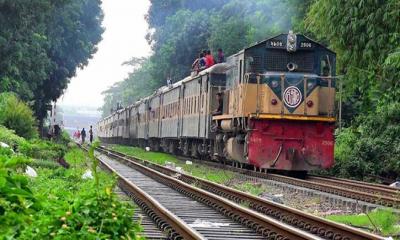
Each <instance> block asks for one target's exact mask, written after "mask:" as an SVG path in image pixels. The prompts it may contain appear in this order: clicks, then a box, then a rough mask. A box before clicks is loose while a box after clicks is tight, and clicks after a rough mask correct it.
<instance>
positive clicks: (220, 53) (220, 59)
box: [217, 48, 225, 63]
mask: <svg viewBox="0 0 400 240" xmlns="http://www.w3.org/2000/svg"><path fill="white" fill-rule="evenodd" d="M223 62H225V55H224V52H223V51H222V49H221V48H218V53H217V63H223Z"/></svg>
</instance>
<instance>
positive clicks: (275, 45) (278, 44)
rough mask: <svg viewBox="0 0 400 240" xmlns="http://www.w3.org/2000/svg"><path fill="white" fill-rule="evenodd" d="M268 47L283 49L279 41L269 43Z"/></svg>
mask: <svg viewBox="0 0 400 240" xmlns="http://www.w3.org/2000/svg"><path fill="white" fill-rule="evenodd" d="M269 46H270V47H283V42H282V41H279V40H273V41H270V42H269Z"/></svg>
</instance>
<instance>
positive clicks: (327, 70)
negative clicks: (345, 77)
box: [320, 55, 331, 76]
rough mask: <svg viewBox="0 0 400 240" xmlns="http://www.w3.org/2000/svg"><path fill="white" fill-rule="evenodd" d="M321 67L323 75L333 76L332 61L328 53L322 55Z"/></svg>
mask: <svg viewBox="0 0 400 240" xmlns="http://www.w3.org/2000/svg"><path fill="white" fill-rule="evenodd" d="M320 69H321V73H320V75H321V76H331V61H330V59H329V56H328V55H325V56H322V57H321V64H320Z"/></svg>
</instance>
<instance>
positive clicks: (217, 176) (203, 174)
mask: <svg viewBox="0 0 400 240" xmlns="http://www.w3.org/2000/svg"><path fill="white" fill-rule="evenodd" d="M111 149H113V150H115V151H118V152H121V153H124V154H126V155H129V156H133V157H138V158H141V159H144V160H148V161H150V162H153V163H157V164H160V165H165V164H167V162H170V163H173V164H175V166H177V167H181V168H182V169H183V171H184V172H185V173H188V174H190V175H192V176H195V177H199V178H203V179H207V180H209V181H212V182H216V183H220V184H223V183H226V182H228V181H230V180H232V179H233V178H234V177H235V176H236V174H235V173H233V172H231V171H224V170H215V169H212V168H209V167H206V166H203V165H201V164H196V163H193V164H186V163H185V162H184V161H182V160H179V159H177V158H176V157H175V156H173V155H171V154H168V153H160V152H147V151H145V150H144V149H141V148H138V147H129V146H121V145H112V146H111Z"/></svg>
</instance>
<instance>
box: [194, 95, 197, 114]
mask: <svg viewBox="0 0 400 240" xmlns="http://www.w3.org/2000/svg"><path fill="white" fill-rule="evenodd" d="M194 112H197V97H194Z"/></svg>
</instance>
